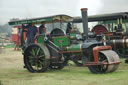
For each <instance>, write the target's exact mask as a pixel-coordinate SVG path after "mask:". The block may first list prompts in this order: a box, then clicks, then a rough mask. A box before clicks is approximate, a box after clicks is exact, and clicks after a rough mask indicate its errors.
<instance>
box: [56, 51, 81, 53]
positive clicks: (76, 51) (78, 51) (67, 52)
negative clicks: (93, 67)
mask: <svg viewBox="0 0 128 85" xmlns="http://www.w3.org/2000/svg"><path fill="white" fill-rule="evenodd" d="M73 52H82V51H58V52H57V53H73Z"/></svg>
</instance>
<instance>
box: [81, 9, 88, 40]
mask: <svg viewBox="0 0 128 85" xmlns="http://www.w3.org/2000/svg"><path fill="white" fill-rule="evenodd" d="M87 10H88V9H87V8H82V9H81V14H82V22H83V31H84V35H85V36H86V39H88V15H87Z"/></svg>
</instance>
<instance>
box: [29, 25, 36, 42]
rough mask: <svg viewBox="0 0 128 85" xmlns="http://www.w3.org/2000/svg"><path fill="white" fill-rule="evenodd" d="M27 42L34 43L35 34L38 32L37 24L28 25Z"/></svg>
mask: <svg viewBox="0 0 128 85" xmlns="http://www.w3.org/2000/svg"><path fill="white" fill-rule="evenodd" d="M27 29H28V30H27V44H30V43H34V41H35V36H36V34H37V32H38V31H37V27H36V26H35V24H30V25H28V26H27Z"/></svg>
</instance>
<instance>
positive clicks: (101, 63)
mask: <svg viewBox="0 0 128 85" xmlns="http://www.w3.org/2000/svg"><path fill="white" fill-rule="evenodd" d="M120 63H121V62H120V61H119V62H112V63H108V62H87V63H86V64H85V65H84V66H92V65H107V64H108V65H111V64H120Z"/></svg>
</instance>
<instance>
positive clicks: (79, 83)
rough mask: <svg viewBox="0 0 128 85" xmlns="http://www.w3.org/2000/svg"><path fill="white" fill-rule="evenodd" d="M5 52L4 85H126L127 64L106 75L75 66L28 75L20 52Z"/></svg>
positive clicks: (1, 74)
mask: <svg viewBox="0 0 128 85" xmlns="http://www.w3.org/2000/svg"><path fill="white" fill-rule="evenodd" d="M7 51H9V53H6V54H0V60H1V62H0V67H1V68H0V80H1V81H2V83H3V84H4V85H128V64H125V63H121V64H120V67H119V69H118V70H117V71H116V72H113V73H107V74H92V73H91V72H90V71H89V70H88V68H87V67H76V66H75V65H71V66H67V67H65V68H64V69H62V70H48V71H47V72H45V73H30V72H28V71H27V70H26V69H24V68H23V61H22V55H21V53H20V52H18V51H12V49H9V50H8V49H7ZM7 51H6V52H7ZM9 54H10V55H9ZM14 54H15V55H14ZM3 55H8V56H3ZM11 55H13V56H11ZM1 57H3V58H1ZM11 58H12V59H11ZM122 61H124V60H122Z"/></svg>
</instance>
